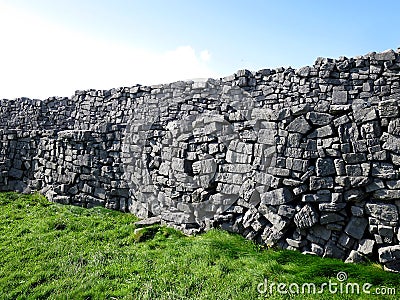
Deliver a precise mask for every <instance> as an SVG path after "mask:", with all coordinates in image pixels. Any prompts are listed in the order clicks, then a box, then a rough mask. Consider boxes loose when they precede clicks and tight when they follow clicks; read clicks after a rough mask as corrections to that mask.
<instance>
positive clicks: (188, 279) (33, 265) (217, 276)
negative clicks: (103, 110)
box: [0, 193, 400, 300]
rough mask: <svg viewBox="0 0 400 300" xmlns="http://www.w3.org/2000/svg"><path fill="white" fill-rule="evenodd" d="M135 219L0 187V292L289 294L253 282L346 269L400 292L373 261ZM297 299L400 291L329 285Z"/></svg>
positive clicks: (324, 276) (309, 278) (35, 295)
mask: <svg viewBox="0 0 400 300" xmlns="http://www.w3.org/2000/svg"><path fill="white" fill-rule="evenodd" d="M136 220H137V219H136V218H135V216H133V215H130V214H124V213H119V212H116V211H111V210H106V209H104V208H93V209H83V208H80V207H75V206H63V205H59V204H54V203H49V202H48V201H47V200H46V199H45V198H44V197H42V196H39V195H21V194H16V193H0V299H152V300H153V299H266V298H267V299H289V298H291V297H290V296H291V295H281V294H279V293H277V292H275V293H274V294H273V295H270V294H269V293H267V294H260V293H259V292H257V285H258V284H259V283H262V282H264V279H265V278H267V279H268V280H269V282H272V281H274V282H276V283H286V284H289V283H297V284H299V285H301V284H303V283H308V282H310V283H315V284H317V285H318V286H319V285H320V284H322V283H324V282H329V280H331V281H332V282H334V283H338V280H337V279H336V274H337V273H338V272H339V271H342V272H346V273H347V274H348V277H349V278H348V280H347V281H346V282H355V283H359V284H360V285H362V284H364V283H371V284H373V288H371V289H370V290H371V291H373V290H374V289H375V288H376V287H380V286H385V287H390V288H395V289H396V291H397V292H398V294H399V293H400V275H398V274H393V273H388V272H384V271H382V269H381V267H380V266H379V265H377V264H371V263H370V264H365V265H350V264H344V263H343V262H341V261H339V260H334V259H321V258H319V257H315V256H309V255H302V254H300V253H298V252H293V251H277V250H271V249H262V248H261V247H260V246H257V245H255V244H254V243H252V242H250V241H247V240H245V239H243V238H242V237H241V236H239V235H233V234H229V233H226V232H223V231H219V230H212V231H210V232H208V233H206V234H203V235H199V236H196V237H186V236H184V235H182V234H181V233H180V232H177V231H175V230H173V229H170V228H166V227H162V226H151V227H148V228H145V229H140V230H136V232H135V229H136V228H135V226H134V222H135V221H136ZM275 290H276V289H275ZM267 296H268V297H267ZM292 297H293V296H292ZM397 297H398V296H397ZM296 299H396V296H386V297H383V296H372V295H365V294H360V295H354V294H352V295H345V294H330V293H329V291H328V290H325V292H324V293H323V294H322V295H298V296H296Z"/></svg>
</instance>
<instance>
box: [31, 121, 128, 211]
mask: <svg viewBox="0 0 400 300" xmlns="http://www.w3.org/2000/svg"><path fill="white" fill-rule="evenodd" d="M121 131H122V128H121V127H119V126H116V125H110V126H103V128H98V129H97V131H96V132H94V131H89V130H66V131H59V132H58V133H56V135H55V136H49V137H43V138H42V139H41V141H40V144H39V145H38V155H37V156H36V157H35V161H36V168H35V174H34V178H35V179H36V180H37V181H38V185H39V187H41V190H40V191H41V192H42V193H43V194H45V195H46V196H47V197H48V199H50V200H51V201H55V202H60V203H67V204H74V205H79V206H83V207H93V206H98V205H101V206H105V207H107V208H111V209H120V210H122V211H126V210H127V205H128V195H129V191H128V188H127V186H126V184H125V182H124V181H123V180H122V175H123V168H122V166H121V165H120V163H121V159H120V150H121Z"/></svg>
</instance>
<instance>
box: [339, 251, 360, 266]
mask: <svg viewBox="0 0 400 300" xmlns="http://www.w3.org/2000/svg"><path fill="white" fill-rule="evenodd" d="M364 261H365V258H364V256H363V255H362V254H361V253H360V252H358V251H356V250H351V252H350V254H349V256H348V257H347V258H346V260H345V261H344V262H345V263H354V264H358V263H362V262H364Z"/></svg>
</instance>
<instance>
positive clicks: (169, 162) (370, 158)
mask: <svg viewBox="0 0 400 300" xmlns="http://www.w3.org/2000/svg"><path fill="white" fill-rule="evenodd" d="M399 101H400V55H399V50H398V51H393V50H389V51H385V52H382V53H370V54H367V55H365V56H360V57H355V58H345V57H341V58H339V59H337V60H333V59H325V58H319V59H317V61H316V62H315V64H314V65H313V66H307V67H303V68H300V69H298V70H294V69H292V68H287V69H285V68H278V69H275V70H269V69H265V70H260V71H258V72H250V71H248V70H240V71H238V72H237V73H236V74H233V75H231V76H227V77H225V78H221V79H217V80H214V79H208V80H206V81H186V82H183V81H180V82H175V83H171V84H165V85H157V86H151V87H144V86H134V87H131V88H118V89H112V90H109V91H97V90H88V91H77V92H76V94H75V96H74V97H72V99H66V98H49V99H47V100H45V101H40V100H30V99H26V98H21V99H16V100H13V101H6V100H2V101H0V128H3V129H4V130H3V131H2V132H1V133H0V142H1V146H2V147H1V153H0V162H1V163H0V172H1V173H0V184H1V185H2V187H1V189H2V190H8V189H11V190H26V191H28V190H29V189H36V190H40V191H41V192H42V193H44V194H46V195H47V196H48V197H49V198H50V199H52V200H53V201H57V202H62V203H72V204H76V205H83V206H86V207H91V206H93V205H103V206H106V207H110V208H113V209H121V210H123V211H126V210H129V211H130V212H132V213H135V214H137V215H139V216H142V217H149V216H153V215H155V216H160V217H161V219H163V221H164V222H166V223H168V224H171V225H173V226H175V227H178V228H180V229H182V230H185V231H186V232H188V233H194V232H198V231H201V230H204V229H208V228H211V227H217V226H220V227H222V228H225V229H227V230H231V231H234V232H238V233H240V234H242V235H244V236H245V237H246V238H248V239H252V240H256V241H258V242H260V243H264V244H267V245H274V244H276V245H279V246H280V247H283V248H289V249H298V250H300V251H302V252H305V253H313V254H317V255H320V256H326V257H338V258H342V259H347V260H348V261H359V260H362V259H364V258H365V257H370V258H373V259H379V260H380V262H382V263H384V264H385V265H386V267H387V268H389V269H396V268H397V269H398V265H399V264H398V261H399V257H400V254H399V253H400V250H399V248H398V245H399V240H400V233H399V220H398V216H399V209H400V202H399V201H400V200H398V199H399V195H400V183H399V180H400V179H399V170H400V169H399V166H400V146H399V145H400V129H399V128H400V113H399ZM125 125H126V126H125Z"/></svg>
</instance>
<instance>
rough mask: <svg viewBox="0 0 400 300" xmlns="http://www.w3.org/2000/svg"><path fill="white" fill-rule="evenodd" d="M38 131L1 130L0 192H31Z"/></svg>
mask: <svg viewBox="0 0 400 300" xmlns="http://www.w3.org/2000/svg"><path fill="white" fill-rule="evenodd" d="M38 142H39V136H38V132H37V131H20V130H0V149H1V150H0V151H1V153H0V162H1V163H0V170H1V171H0V172H1V173H0V190H2V191H7V190H18V191H25V192H30V191H31V184H32V182H31V181H30V179H31V178H32V174H33V168H34V160H33V157H34V156H35V155H36V147H37V144H38Z"/></svg>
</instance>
